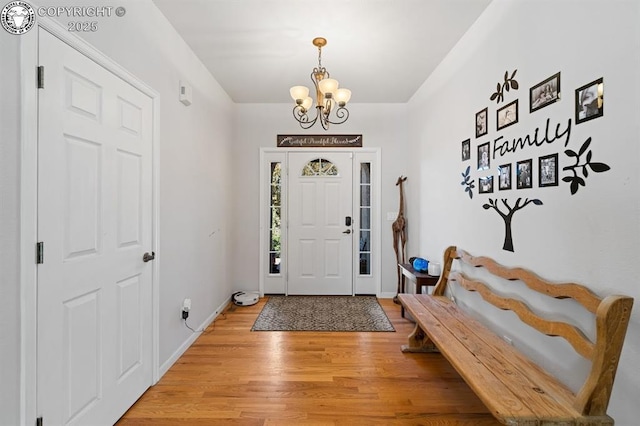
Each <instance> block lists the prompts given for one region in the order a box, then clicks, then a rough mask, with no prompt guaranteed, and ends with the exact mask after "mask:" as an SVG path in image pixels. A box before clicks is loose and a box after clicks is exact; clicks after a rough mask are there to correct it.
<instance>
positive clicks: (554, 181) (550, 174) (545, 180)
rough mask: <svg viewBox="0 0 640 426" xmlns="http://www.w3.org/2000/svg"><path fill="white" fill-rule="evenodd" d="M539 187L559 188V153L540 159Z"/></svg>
mask: <svg viewBox="0 0 640 426" xmlns="http://www.w3.org/2000/svg"><path fill="white" fill-rule="evenodd" d="M538 186H539V187H540V188H544V187H546V186H558V153H555V154H549V155H543V156H542V157H538Z"/></svg>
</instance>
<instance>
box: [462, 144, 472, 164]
mask: <svg viewBox="0 0 640 426" xmlns="http://www.w3.org/2000/svg"><path fill="white" fill-rule="evenodd" d="M470 158H471V139H467V140H466V141H462V161H467V160H469V159H470Z"/></svg>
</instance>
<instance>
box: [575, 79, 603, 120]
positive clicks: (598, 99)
mask: <svg viewBox="0 0 640 426" xmlns="http://www.w3.org/2000/svg"><path fill="white" fill-rule="evenodd" d="M575 109H576V124H580V123H584V122H585V121H589V120H593V119H594V118H598V117H602V116H603V115H604V80H603V78H602V77H600V78H598V79H596V80H593V81H592V82H591V83H587V84H585V85H584V86H582V87H579V88H577V89H576V104H575Z"/></svg>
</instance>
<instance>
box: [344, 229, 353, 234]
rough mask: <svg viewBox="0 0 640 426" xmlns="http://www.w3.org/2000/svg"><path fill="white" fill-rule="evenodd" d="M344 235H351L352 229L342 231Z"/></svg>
mask: <svg viewBox="0 0 640 426" xmlns="http://www.w3.org/2000/svg"><path fill="white" fill-rule="evenodd" d="M342 233H343V234H350V233H351V229H347V230H346V231H342Z"/></svg>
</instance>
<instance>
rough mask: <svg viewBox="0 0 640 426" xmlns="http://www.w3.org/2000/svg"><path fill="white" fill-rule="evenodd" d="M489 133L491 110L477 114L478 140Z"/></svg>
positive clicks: (486, 109)
mask: <svg viewBox="0 0 640 426" xmlns="http://www.w3.org/2000/svg"><path fill="white" fill-rule="evenodd" d="M488 132H489V108H488V107H487V108H485V109H483V110H480V111H478V112H476V138H479V137H480V136H484V135H486V134H487V133H488Z"/></svg>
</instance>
